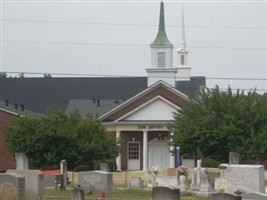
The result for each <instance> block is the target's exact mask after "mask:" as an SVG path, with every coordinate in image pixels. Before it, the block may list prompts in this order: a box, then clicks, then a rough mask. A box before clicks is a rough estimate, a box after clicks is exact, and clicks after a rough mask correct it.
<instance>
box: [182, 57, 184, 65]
mask: <svg viewBox="0 0 267 200" xmlns="http://www.w3.org/2000/svg"><path fill="white" fill-rule="evenodd" d="M181 65H184V55H181Z"/></svg>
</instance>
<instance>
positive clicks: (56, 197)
mask: <svg viewBox="0 0 267 200" xmlns="http://www.w3.org/2000/svg"><path fill="white" fill-rule="evenodd" d="M44 197H45V198H44V199H45V200H67V199H71V190H65V191H59V190H54V189H46V190H45V196H44ZM98 197H99V195H96V194H86V195H85V199H86V200H93V199H95V200H97V199H98ZM107 199H110V200H152V191H148V190H140V189H132V188H120V189H118V188H114V189H113V191H112V194H109V195H107ZM181 200H209V198H205V197H198V196H194V195H187V196H181Z"/></svg>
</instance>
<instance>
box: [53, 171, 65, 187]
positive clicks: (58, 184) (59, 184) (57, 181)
mask: <svg viewBox="0 0 267 200" xmlns="http://www.w3.org/2000/svg"><path fill="white" fill-rule="evenodd" d="M54 185H55V190H64V189H65V188H63V187H64V183H63V175H62V174H56V176H55V184H54Z"/></svg>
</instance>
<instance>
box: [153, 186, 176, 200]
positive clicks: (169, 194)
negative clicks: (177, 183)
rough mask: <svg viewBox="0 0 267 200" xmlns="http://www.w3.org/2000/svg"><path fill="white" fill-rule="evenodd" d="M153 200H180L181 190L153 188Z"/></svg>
mask: <svg viewBox="0 0 267 200" xmlns="http://www.w3.org/2000/svg"><path fill="white" fill-rule="evenodd" d="M152 199H153V200H163V199H164V200H180V190H179V189H171V188H168V187H153V189H152Z"/></svg>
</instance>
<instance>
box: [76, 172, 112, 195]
mask: <svg viewBox="0 0 267 200" xmlns="http://www.w3.org/2000/svg"><path fill="white" fill-rule="evenodd" d="M78 179H79V185H80V186H81V188H82V189H84V192H85V193H89V192H92V193H106V194H109V193H111V191H112V173H110V172H103V171H86V172H79V174H78Z"/></svg>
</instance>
